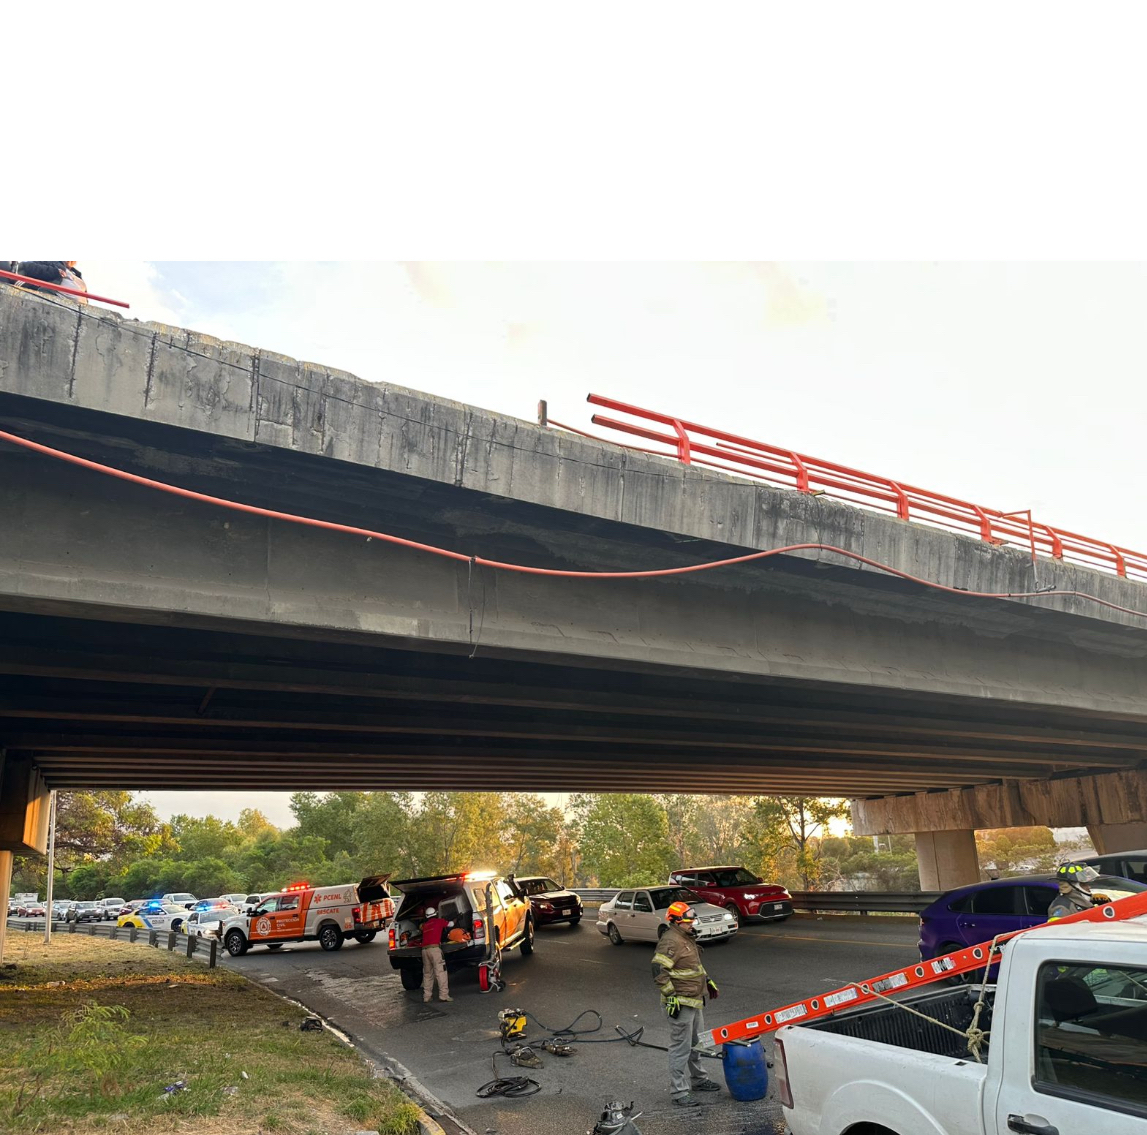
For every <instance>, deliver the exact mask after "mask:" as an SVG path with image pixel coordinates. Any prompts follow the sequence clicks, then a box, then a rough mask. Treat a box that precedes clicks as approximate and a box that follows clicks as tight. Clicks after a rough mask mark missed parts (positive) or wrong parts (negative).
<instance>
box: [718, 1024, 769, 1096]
mask: <svg viewBox="0 0 1147 1135" xmlns="http://www.w3.org/2000/svg"><path fill="white" fill-rule="evenodd" d="M721 1063H722V1064H723V1065H724V1067H725V1086H726V1087H727V1088H728V1089H729V1095H731V1096H732V1097H733V1099H735V1100H741V1101H742V1102H745V1103H747V1102H748V1101H749V1100H761V1099H764V1098H765V1096H766V1095H767V1094H768V1091H769V1066H768V1064H767V1063H766V1062H765V1050H764V1049H763V1048H762V1047H761V1042H760V1040H759V1039H757V1038H754V1039H753V1040H740V1041H729V1042H727V1043H726V1044H725V1045H724V1046H723V1048H722V1050H721Z"/></svg>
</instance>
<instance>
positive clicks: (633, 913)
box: [597, 887, 738, 946]
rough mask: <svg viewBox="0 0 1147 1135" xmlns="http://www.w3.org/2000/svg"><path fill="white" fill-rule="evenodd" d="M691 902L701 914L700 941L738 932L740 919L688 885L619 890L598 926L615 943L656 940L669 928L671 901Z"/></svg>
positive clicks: (604, 907)
mask: <svg viewBox="0 0 1147 1135" xmlns="http://www.w3.org/2000/svg"><path fill="white" fill-rule="evenodd" d="M675 902H687V903H688V904H689V905H690V906H691V907H692V908H693V910H694V911H695V912H696V915H697V922H696V929H697V940H698V941H699V942H727V941H729V939H730V938H732V937H733V935H734V934H736V933H737V929H738V925H737V920H736V919H735V918H734V917H733V916H732V915H731V914H730V913H729V912H728V911H727V910H723V909H722V908H721V907H719V906H711V905H710V904H709V903H707V902H704V901H703V900H702V899H701V897H700V896H699V895H695V894H693V892H692V891H687V890H685V888H684V887H646V888H643V889H640V890H632V891H619V892H618V893H617V894H616V895H615V896H614V897H613V898H611V899H610V900H609V902H606V903H602V905H601V909H600V910H599V911H598V913H597V928H598V930H600V931H601V933H602V934H604V935H605V936H606V937H607V938H608V939H609V940H610V941H611V942H612V943H613V944H614V945H615V946H620V945H621V944H622V943H623V942H626V941H634V942H656V941H657V939H658V938H660V937H661V935H662V934H663V933H664V932H665V927H666V926H668V924H669V923H668V920H667V919H666V917H665V912H666V911H667V910H668V909H669V907H670V904H672V903H675Z"/></svg>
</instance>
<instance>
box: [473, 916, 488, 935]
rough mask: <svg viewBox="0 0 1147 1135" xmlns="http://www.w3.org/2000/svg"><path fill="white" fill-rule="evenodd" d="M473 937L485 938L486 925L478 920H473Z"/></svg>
mask: <svg viewBox="0 0 1147 1135" xmlns="http://www.w3.org/2000/svg"><path fill="white" fill-rule="evenodd" d="M474 937H475V938H485V937H486V924H485V922H483V921H482V919H480V918H475V919H474Z"/></svg>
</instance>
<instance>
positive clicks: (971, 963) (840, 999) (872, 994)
mask: <svg viewBox="0 0 1147 1135" xmlns="http://www.w3.org/2000/svg"><path fill="white" fill-rule="evenodd" d="M1141 914H1147V892H1143V893H1141V894H1137V895H1128V896H1127V897H1125V898H1121V899H1116V900H1115V901H1114V902H1109V903H1104V904H1103V905H1102V906H1094V907H1092V908H1091V909H1090V910H1081V911H1079V912H1078V913H1077V914H1069V915H1068V916H1067V917H1066V918H1059V919H1056V922H1055V925H1056V926H1062V925H1065V924H1067V923H1077V922H1122V921H1124V920H1125V919H1128V918H1135V917H1137V916H1138V915H1141ZM1046 925H1047V923H1040V925H1039V926H1027V927H1025V928H1024V929H1023V930H1012V931H1009V932H1008V933H1007V934H1001V935H1000V936H999V937H998V938H996V939H994V943H995V946H996V949H994V950H993V948H992V946H993V943H992V942H981V943H980V944H979V945H978V946H968V947H967V948H966V949H963V950H953V951H952V952H951V953H950V954H942V955H941V956H940V957H938V958H929V959H928V960H927V961H922V962H920V963H919V965H911V966H905V967H904V968H903V969H898V970H893V971H892V972H891V973H885V974H881V975H880V976H879V977H872V978H869V979H868V980H867V981H861V982H854V983H853V984H851V985H845V986H842V987H841V988H840V989H834V990H832V991H830V992H828V993H821V994H818V995H817V996H816V997H810V998H808V999H807V1000H804V1001H796V1002H794V1003H793V1004H791V1005H782V1006H780V1007H779V1008H777V1009H769V1010H767V1011H766V1012H764V1013H759V1014H758V1015H757V1016H755V1017H746V1018H745V1019H744V1020H743V1021H734V1022H733V1023H732V1024H728V1025H722V1026H721V1027H720V1028H717V1029H713V1030H712V1033H711V1036H712V1040H713V1043H714V1044H715V1045H719V1044H726V1043H727V1042H729V1041H732V1040H744V1039H745V1038H746V1037H753V1036H760V1035H761V1034H762V1033H771V1032H775V1031H776V1030H777V1029H779V1028H781V1027H782V1026H783V1025H792V1024H801V1025H803V1024H807V1023H808V1022H809V1021H816V1020H820V1019H821V1018H822V1017H831V1016H832V1015H833V1014H834V1013H838V1012H840V1010H841V1009H855V1008H856V1007H857V1006H859V1005H866V1004H868V1003H869V1002H871V1001H876V1000H879V999H881V997H882V996H883V997H888V996H890V995H891V994H893V993H908V992H909V991H910V990H913V989H918V988H919V987H920V986H922V985H930V984H931V983H932V982H934V981H941V980H945V979H947V978H949V977H958V976H959V975H960V974H962V973H971V972H973V971H974V970H978V969H983V968H984V967H985V966H990V965H994V964H995V963H996V962H997V961H999V959H1000V950H999V945H1000V944H1001V943H1003V942H1007V941H1010V940H1011V939H1012V938H1017V937H1019V936H1020V935H1021V934H1028V933H1030V932H1031V931H1032V930H1038V929H1039V928H1040V927H1041V926H1046Z"/></svg>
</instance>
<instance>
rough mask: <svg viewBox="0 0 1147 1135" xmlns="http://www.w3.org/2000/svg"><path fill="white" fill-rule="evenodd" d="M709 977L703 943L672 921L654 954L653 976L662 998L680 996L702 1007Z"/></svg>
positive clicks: (697, 1007) (679, 998) (695, 1006)
mask: <svg viewBox="0 0 1147 1135" xmlns="http://www.w3.org/2000/svg"><path fill="white" fill-rule="evenodd" d="M705 977H706V975H705V967H704V966H703V965H702V964H701V947H700V946H698V945H697V942H696V940H695V939H694V938H693V936H692V935H690V934H686V933H685V932H684V931H682V930H679V929H678V928H677V927H676V926H673V925H672V924H671V925H670V926H669V928H668V929H667V930H666V931H665V933H664V934H662V935H661V938H660V940H659V941H658V943H657V952H656V953H655V954H654V955H653V980H654V981H655V982H657V987H658V989H659V990H660V991H661V1000H662V1001H664V1000H665V999H666V998H668V997H676V998H677V1000H678V1001H680V1002H681V1004H682V1005H688V1006H690V1007H692V1008H694V1009H700V1008H702V1007H703V1006H704V1004H705Z"/></svg>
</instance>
